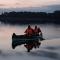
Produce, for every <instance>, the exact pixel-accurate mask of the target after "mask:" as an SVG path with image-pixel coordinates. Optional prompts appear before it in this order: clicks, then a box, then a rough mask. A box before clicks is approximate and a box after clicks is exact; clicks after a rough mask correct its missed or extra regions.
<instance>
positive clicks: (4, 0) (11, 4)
mask: <svg viewBox="0 0 60 60" xmlns="http://www.w3.org/2000/svg"><path fill="white" fill-rule="evenodd" d="M59 4H60V0H0V8H16V7H22V8H23V7H41V6H48V5H59Z"/></svg>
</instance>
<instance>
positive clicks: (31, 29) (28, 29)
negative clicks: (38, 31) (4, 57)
mask: <svg viewBox="0 0 60 60" xmlns="http://www.w3.org/2000/svg"><path fill="white" fill-rule="evenodd" d="M24 33H26V34H25V35H26V36H29V37H31V36H32V35H33V34H34V30H33V28H31V26H30V25H28V28H27V29H26V30H25V32H24Z"/></svg>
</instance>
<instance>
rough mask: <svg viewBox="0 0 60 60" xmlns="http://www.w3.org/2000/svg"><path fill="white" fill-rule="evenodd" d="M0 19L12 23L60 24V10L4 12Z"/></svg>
mask: <svg viewBox="0 0 60 60" xmlns="http://www.w3.org/2000/svg"><path fill="white" fill-rule="evenodd" d="M0 21H1V22H4V23H10V24H30V23H55V24H60V11H54V12H53V13H46V12H15V11H12V12H4V13H2V14H0Z"/></svg>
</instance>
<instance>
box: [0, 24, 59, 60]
mask: <svg viewBox="0 0 60 60" xmlns="http://www.w3.org/2000/svg"><path fill="white" fill-rule="evenodd" d="M27 26H28V25H5V24H0V59H1V60H10V59H11V60H19V59H22V60H28V59H30V60H31V59H32V60H37V59H38V60H40V59H41V60H45V58H46V59H48V60H55V57H56V58H57V59H58V60H59V59H60V58H59V57H60V53H59V52H60V47H59V46H60V40H59V39H60V26H59V25H52V24H51V25H49V24H44V25H43V24H40V25H38V27H40V28H41V30H42V32H43V37H44V38H45V39H49V41H48V40H47V41H44V42H42V45H41V46H40V49H38V50H34V51H33V52H31V53H29V54H28V53H27V52H26V49H25V48H24V46H18V47H16V49H15V50H13V49H12V48H11V43H12V34H13V33H16V34H17V35H20V34H24V31H25V29H26V28H27ZM31 26H32V28H34V25H31ZM50 39H51V40H50ZM52 39H55V42H54V40H52ZM56 39H57V40H56ZM51 43H52V44H51ZM54 45H56V46H58V47H56V46H54ZM42 48H43V49H42ZM57 48H58V49H57ZM56 49H57V50H56ZM45 54H46V55H45ZM32 56H33V57H32ZM23 57H24V58H23ZM57 59H56V60H57Z"/></svg>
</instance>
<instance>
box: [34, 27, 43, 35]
mask: <svg viewBox="0 0 60 60" xmlns="http://www.w3.org/2000/svg"><path fill="white" fill-rule="evenodd" d="M34 35H38V36H39V35H42V31H41V29H40V28H39V27H37V26H35V28H34Z"/></svg>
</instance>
